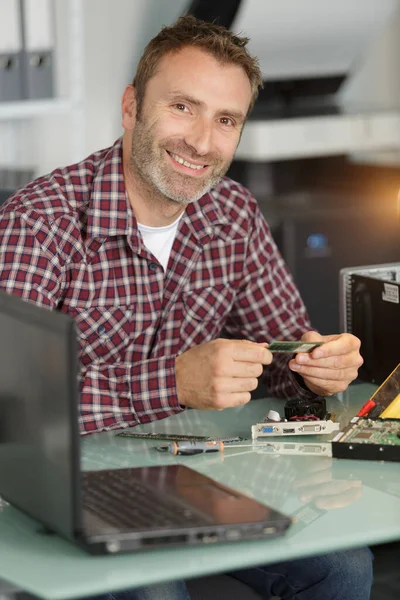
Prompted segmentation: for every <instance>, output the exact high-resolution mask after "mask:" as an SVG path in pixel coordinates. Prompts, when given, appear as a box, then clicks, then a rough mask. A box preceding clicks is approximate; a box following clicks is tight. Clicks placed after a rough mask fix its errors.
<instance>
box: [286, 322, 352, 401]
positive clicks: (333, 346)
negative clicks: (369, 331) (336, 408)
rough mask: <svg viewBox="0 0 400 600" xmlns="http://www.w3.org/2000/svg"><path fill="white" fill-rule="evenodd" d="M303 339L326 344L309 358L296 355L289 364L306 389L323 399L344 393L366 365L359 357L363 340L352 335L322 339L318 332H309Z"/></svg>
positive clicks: (344, 334)
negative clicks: (362, 366) (300, 377)
mask: <svg viewBox="0 0 400 600" xmlns="http://www.w3.org/2000/svg"><path fill="white" fill-rule="evenodd" d="M301 339H302V341H305V342H325V343H324V345H323V346H319V347H318V348H316V349H315V350H313V351H312V352H311V353H310V354H305V353H299V354H296V356H295V357H294V358H293V359H292V360H291V361H290V362H289V368H290V369H292V371H296V373H299V375H301V376H302V377H303V379H304V382H305V384H306V386H307V387H308V388H309V389H310V390H311V391H312V392H315V393H316V394H318V395H320V396H331V395H332V394H337V393H338V392H344V390H345V389H346V388H347V386H348V385H349V383H351V382H352V381H353V380H354V379H356V377H357V375H358V369H359V367H361V365H362V364H363V362H364V361H363V359H362V358H361V355H360V340H359V339H358V338H356V337H355V336H354V335H351V334H350V333H342V334H337V335H320V334H319V333H317V332H316V331H308V332H307V333H305V334H304V335H303V336H302V338H301Z"/></svg>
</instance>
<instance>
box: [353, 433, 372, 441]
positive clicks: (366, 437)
mask: <svg viewBox="0 0 400 600" xmlns="http://www.w3.org/2000/svg"><path fill="white" fill-rule="evenodd" d="M370 437H372V431H360V433H357V435H355V436H354V439H355V440H360V439H363V440H369V438H370Z"/></svg>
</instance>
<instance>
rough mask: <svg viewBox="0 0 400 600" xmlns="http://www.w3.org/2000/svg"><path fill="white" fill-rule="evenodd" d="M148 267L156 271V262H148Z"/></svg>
mask: <svg viewBox="0 0 400 600" xmlns="http://www.w3.org/2000/svg"><path fill="white" fill-rule="evenodd" d="M149 269H150V271H157V270H158V264H157V263H155V262H151V263H150V264H149Z"/></svg>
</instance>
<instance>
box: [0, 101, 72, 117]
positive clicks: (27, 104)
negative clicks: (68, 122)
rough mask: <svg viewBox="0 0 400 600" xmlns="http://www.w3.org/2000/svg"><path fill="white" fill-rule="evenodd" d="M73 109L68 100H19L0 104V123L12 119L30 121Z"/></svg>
mask: <svg viewBox="0 0 400 600" xmlns="http://www.w3.org/2000/svg"><path fill="white" fill-rule="evenodd" d="M72 107H73V104H72V102H71V101H69V100H59V99H49V100H21V101H20V102H1V103H0V122H1V121H4V120H13V119H30V118H32V117H41V116H43V117H47V116H51V115H59V114H64V113H68V112H69V111H70V110H71V109H72Z"/></svg>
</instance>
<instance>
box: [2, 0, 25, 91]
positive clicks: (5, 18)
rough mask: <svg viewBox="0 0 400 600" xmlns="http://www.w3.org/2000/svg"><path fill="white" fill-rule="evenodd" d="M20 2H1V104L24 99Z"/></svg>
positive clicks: (8, 0)
mask: <svg viewBox="0 0 400 600" xmlns="http://www.w3.org/2000/svg"><path fill="white" fill-rule="evenodd" d="M22 63H23V57H22V32H21V14H20V2H19V0H0V102H12V101H15V100H21V99H22V97H23V81H22Z"/></svg>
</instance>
